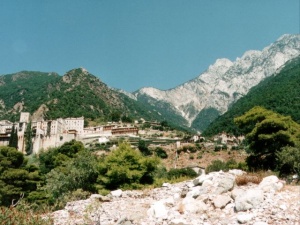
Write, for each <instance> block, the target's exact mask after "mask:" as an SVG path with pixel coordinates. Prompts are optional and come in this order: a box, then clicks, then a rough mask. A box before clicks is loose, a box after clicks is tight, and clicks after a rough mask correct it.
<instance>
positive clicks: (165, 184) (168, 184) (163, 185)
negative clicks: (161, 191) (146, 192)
mask: <svg viewBox="0 0 300 225" xmlns="http://www.w3.org/2000/svg"><path fill="white" fill-rule="evenodd" d="M161 186H162V187H170V186H171V184H170V183H163V184H162V185H161Z"/></svg>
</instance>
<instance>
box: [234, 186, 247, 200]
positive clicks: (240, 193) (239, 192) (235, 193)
mask: <svg viewBox="0 0 300 225" xmlns="http://www.w3.org/2000/svg"><path fill="white" fill-rule="evenodd" d="M244 194H245V191H244V190H242V189H236V188H235V189H233V190H232V191H231V197H232V198H233V199H236V197H237V196H242V195H244Z"/></svg>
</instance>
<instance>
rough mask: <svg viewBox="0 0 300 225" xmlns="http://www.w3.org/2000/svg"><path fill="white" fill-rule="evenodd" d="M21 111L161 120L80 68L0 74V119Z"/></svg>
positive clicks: (49, 116)
mask: <svg viewBox="0 0 300 225" xmlns="http://www.w3.org/2000/svg"><path fill="white" fill-rule="evenodd" d="M21 111H23V112H24V111H26V112H30V113H31V114H33V113H35V112H38V111H39V115H41V116H42V117H43V118H44V119H55V118H59V117H62V118H65V117H80V116H84V117H85V118H87V119H91V120H95V119H98V120H100V121H110V120H112V119H117V118H120V117H124V116H125V117H127V118H129V117H130V118H132V119H138V118H141V117H142V118H144V119H146V120H158V121H163V120H164V119H165V118H163V117H161V116H160V115H159V114H158V113H157V112H155V111H151V108H147V107H144V106H143V105H142V104H141V103H138V102H136V101H135V100H133V99H131V98H129V97H128V96H126V95H124V94H122V93H120V92H117V91H115V90H113V89H111V88H109V87H108V86H107V85H106V84H104V83H103V82H101V81H100V79H99V78H97V77H95V76H94V75H92V74H90V73H88V72H87V71H85V70H84V69H81V68H79V69H73V70H70V71H69V72H67V73H66V74H65V75H64V76H59V75H58V74H56V73H41V72H31V71H22V72H19V73H15V74H10V75H3V76H0V119H9V120H11V121H17V120H18V119H19V114H20V112H21Z"/></svg>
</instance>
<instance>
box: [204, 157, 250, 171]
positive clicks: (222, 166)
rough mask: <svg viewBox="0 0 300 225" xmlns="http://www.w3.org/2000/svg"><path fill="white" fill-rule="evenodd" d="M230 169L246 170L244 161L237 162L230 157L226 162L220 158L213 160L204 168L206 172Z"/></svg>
mask: <svg viewBox="0 0 300 225" xmlns="http://www.w3.org/2000/svg"><path fill="white" fill-rule="evenodd" d="M230 169H241V170H244V171H247V170H248V167H247V164H246V163H242V162H240V163H237V162H236V161H235V160H234V159H230V160H228V161H227V162H223V161H221V160H214V161H212V163H211V164H210V165H209V166H208V167H207V168H206V169H205V172H206V173H210V172H214V171H220V170H223V171H228V170H230Z"/></svg>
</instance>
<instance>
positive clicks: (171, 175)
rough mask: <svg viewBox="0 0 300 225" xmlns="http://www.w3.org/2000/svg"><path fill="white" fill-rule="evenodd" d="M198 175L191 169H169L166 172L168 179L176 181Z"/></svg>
mask: <svg viewBox="0 0 300 225" xmlns="http://www.w3.org/2000/svg"><path fill="white" fill-rule="evenodd" d="M197 175H198V174H197V173H196V172H195V171H194V170H193V169H191V168H181V169H170V171H169V172H168V175H167V176H168V179H169V180H171V179H176V178H180V177H188V178H193V177H196V176H197Z"/></svg>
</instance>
